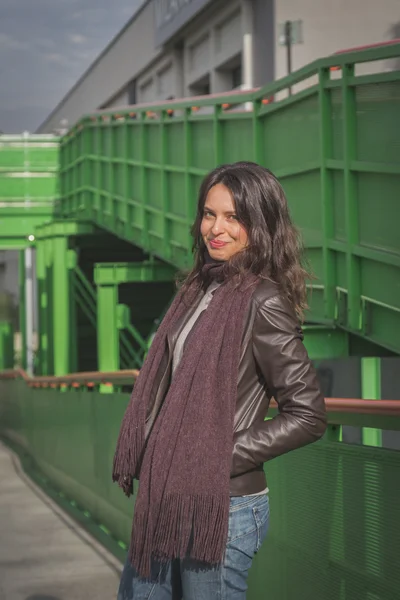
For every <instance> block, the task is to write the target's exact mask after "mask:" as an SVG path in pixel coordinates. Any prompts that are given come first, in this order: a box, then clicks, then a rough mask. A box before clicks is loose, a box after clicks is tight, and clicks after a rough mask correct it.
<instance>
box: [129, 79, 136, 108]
mask: <svg viewBox="0 0 400 600" xmlns="http://www.w3.org/2000/svg"><path fill="white" fill-rule="evenodd" d="M128 104H136V80H133V81H131V82H130V84H129V86H128Z"/></svg>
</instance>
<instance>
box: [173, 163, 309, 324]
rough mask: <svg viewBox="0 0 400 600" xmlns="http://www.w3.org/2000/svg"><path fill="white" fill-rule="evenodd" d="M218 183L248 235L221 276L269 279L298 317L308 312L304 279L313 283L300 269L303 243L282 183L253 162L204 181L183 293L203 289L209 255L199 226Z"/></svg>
mask: <svg viewBox="0 0 400 600" xmlns="http://www.w3.org/2000/svg"><path fill="white" fill-rule="evenodd" d="M218 183H220V184H223V185H225V186H226V187H227V188H228V189H229V190H230V192H231V194H232V197H233V199H234V203H235V207H236V214H237V217H238V220H239V221H240V223H242V225H243V226H244V227H245V229H246V231H247V235H248V245H247V246H246V248H245V249H244V250H242V251H240V252H238V253H237V254H235V255H234V256H233V257H232V258H231V259H230V260H229V261H227V262H226V264H225V266H224V270H225V277H228V278H229V277H233V276H238V277H239V279H240V278H241V277H243V276H244V275H245V274H246V273H248V272H249V271H251V272H252V273H254V274H255V275H259V276H260V277H261V278H263V277H264V278H265V277H269V278H271V279H273V280H274V281H275V282H276V283H278V285H279V286H280V287H281V289H282V291H283V293H284V294H285V295H286V296H287V297H288V299H289V301H290V302H291V303H292V305H293V307H294V309H295V311H296V312H297V314H298V316H299V317H300V318H302V316H303V312H304V310H305V309H306V308H307V295H306V280H307V279H308V278H311V276H310V274H309V273H308V271H307V270H306V269H305V268H304V262H303V261H304V255H303V245H302V241H301V238H300V235H299V233H298V231H297V229H296V228H295V226H294V225H293V223H292V220H291V217H290V213H289V208H288V204H287V200H286V196H285V194H284V191H283V189H282V187H281V185H280V183H279V182H278V180H277V179H276V177H275V176H274V175H273V174H272V173H271V171H269V170H268V169H265V168H264V167H261V166H260V165H258V164H256V163H252V162H238V163H234V164H230V165H222V166H220V167H218V168H216V169H214V170H213V171H211V173H209V174H208V175H207V176H206V177H205V179H204V180H203V182H202V185H201V187H200V192H199V198H198V204H197V215H196V220H195V222H194V224H193V226H192V230H191V233H192V236H193V240H194V243H193V252H194V267H193V269H192V270H191V271H190V273H189V274H188V275H187V276H186V278H185V280H184V282H183V285H182V289H183V290H186V289H188V288H189V286H190V285H191V284H193V283H194V282H196V283H198V286H199V288H202V287H204V284H205V282H204V280H203V275H202V269H203V266H204V264H205V262H206V260H207V254H208V253H207V252H206V246H205V243H204V241H203V238H202V236H201V232H200V226H201V221H202V219H203V212H204V205H205V201H206V198H207V194H208V192H209V191H210V190H211V188H212V187H214V186H215V185H217V184H218Z"/></svg>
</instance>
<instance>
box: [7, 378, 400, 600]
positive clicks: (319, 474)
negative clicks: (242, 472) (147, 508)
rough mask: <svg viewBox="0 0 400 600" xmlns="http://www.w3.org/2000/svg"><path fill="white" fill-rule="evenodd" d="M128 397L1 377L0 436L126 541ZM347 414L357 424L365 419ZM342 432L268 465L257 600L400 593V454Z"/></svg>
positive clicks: (386, 599) (252, 593) (392, 422)
mask: <svg viewBox="0 0 400 600" xmlns="http://www.w3.org/2000/svg"><path fill="white" fill-rule="evenodd" d="M128 400H129V395H128V394H122V393H113V394H110V395H101V394H99V393H98V392H96V391H92V392H90V393H89V392H87V391H85V389H80V390H78V391H72V390H68V391H65V392H64V393H60V392H59V391H58V390H52V389H50V388H49V389H41V390H40V389H34V388H29V387H27V386H26V384H25V383H24V382H22V381H10V380H9V381H7V380H1V379H0V414H1V419H0V434H1V435H2V436H5V437H6V438H8V439H12V440H13V441H15V442H17V443H18V444H20V445H22V446H23V447H24V448H26V449H28V451H29V452H30V453H31V455H32V456H33V458H34V460H35V462H36V464H37V465H38V466H39V468H40V469H41V471H42V472H43V473H44V474H45V476H46V477H47V478H48V479H50V481H52V482H53V483H54V484H55V485H56V486H57V487H58V488H59V490H60V491H61V492H62V494H63V496H64V497H66V498H68V499H69V500H71V501H73V503H74V504H77V505H79V506H81V507H83V508H84V509H85V510H86V511H87V513H90V515H91V517H92V519H93V520H94V521H96V522H97V523H99V524H101V525H102V527H103V528H105V529H106V530H108V531H110V532H111V534H112V536H113V537H114V539H116V540H117V541H119V542H120V544H121V545H123V544H125V545H126V544H127V542H128V540H129V535H130V530H131V517H132V508H133V502H131V501H130V500H127V499H126V498H125V497H124V495H123V493H122V492H121V490H120V489H119V488H118V487H117V486H116V485H115V484H112V483H111V477H110V473H111V466H112V459H113V455H114V450H115V443H116V439H117V435H118V431H119V426H120V422H121V419H122V416H123V414H124V411H125V408H126V405H127V402H128ZM347 416H351V417H352V418H353V421H352V422H353V424H355V425H356V424H357V419H359V418H360V415H356V414H354V415H349V413H347ZM331 419H332V417H331ZM374 419H375V417H374V416H367V417H365V419H364V420H363V424H364V425H373V423H374ZM385 419H386V420H384V421H383V422H382V425H383V426H385V427H386V428H387V429H397V430H399V429H400V422H399V417H386V418H385ZM338 422H341V421H340V417H338ZM360 424H361V421H358V425H360ZM71 432H73V436H71ZM330 437H331V440H330V439H329V438H330ZM334 439H335V438H334V436H327V439H326V440H322V441H321V442H318V443H317V444H313V445H312V446H308V447H306V448H303V449H300V450H297V451H295V452H291V453H289V454H287V455H285V456H282V457H279V458H277V459H274V460H272V461H270V462H268V463H266V464H265V471H266V474H267V478H268V485H269V488H270V499H271V520H270V523H271V527H270V532H269V535H268V537H267V539H266V541H265V543H264V545H263V547H262V549H261V551H260V552H259V554H258V555H257V557H256V558H255V560H254V564H253V567H252V569H251V573H250V580H249V591H248V598H249V599H251V600H265V598H266V597H267V596H270V597H271V598H287V599H292V598H293V599H294V598H296V600H309V599H310V598H311V599H315V600H320V599H322V598H323V599H324V600H365V599H366V598H374V597H375V598H379V600H397V599H398V598H399V591H400V571H399V569H398V556H399V554H400V506H399V502H398V498H399V493H400V480H399V477H398V472H399V469H400V453H399V452H397V451H395V450H388V449H384V448H372V447H368V446H351V445H346V444H344V443H341V442H338V441H334Z"/></svg>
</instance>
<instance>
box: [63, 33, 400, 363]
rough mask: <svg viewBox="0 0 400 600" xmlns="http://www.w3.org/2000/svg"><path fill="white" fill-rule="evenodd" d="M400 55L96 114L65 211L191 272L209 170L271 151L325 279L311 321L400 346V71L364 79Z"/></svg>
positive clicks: (268, 159)
mask: <svg viewBox="0 0 400 600" xmlns="http://www.w3.org/2000/svg"><path fill="white" fill-rule="evenodd" d="M399 55H400V45H399V44H397V45H396V44H394V45H391V46H387V47H385V48H375V49H373V50H366V51H363V52H355V53H348V54H344V55H340V56H334V57H330V58H327V59H322V60H319V61H316V62H314V63H312V64H311V65H309V66H308V67H305V68H304V69H301V70H300V71H298V72H297V73H293V74H292V75H291V76H289V77H286V78H284V79H282V80H280V81H277V82H274V83H273V84H269V85H267V86H266V87H264V88H262V89H261V90H260V91H257V92H254V93H253V92H251V93H246V94H236V95H235V94H231V95H228V96H219V97H215V96H213V97H205V98H203V99H196V101H195V102H196V105H197V106H196V107H193V100H191V99H188V100H184V101H182V102H176V103H174V104H173V109H174V114H173V115H171V114H170V113H169V112H168V111H169V109H170V108H171V105H170V104H166V103H164V104H163V103H161V104H158V105H155V104H153V105H151V106H148V107H146V106H142V105H141V106H140V107H137V108H135V107H134V108H132V107H131V108H130V109H129V111H128V109H127V110H125V111H122V112H121V111H119V112H118V114H115V112H113V111H112V110H110V111H103V112H102V113H101V114H99V113H97V114H95V115H89V116H85V117H83V118H82V119H81V121H80V122H79V123H78V124H77V126H76V127H74V128H73V129H72V130H71V131H70V132H69V134H68V135H67V136H66V137H64V138H63V140H62V144H61V148H62V150H61V172H62V181H61V186H62V190H61V191H62V202H61V214H63V215H65V216H67V217H75V218H79V219H91V220H93V221H94V222H95V223H96V224H97V225H99V226H101V227H102V228H105V229H107V230H108V231H110V232H112V233H114V234H115V235H116V236H118V237H120V238H122V239H124V240H127V241H129V242H131V243H132V244H135V245H136V246H139V247H140V248H143V249H144V250H145V251H146V252H149V253H151V254H154V255H156V256H157V257H159V258H161V259H162V260H164V261H166V262H168V263H170V264H173V265H174V266H176V267H179V268H186V267H187V266H189V265H190V264H191V260H192V259H191V240H190V237H189V227H190V225H191V223H192V221H193V216H194V212H195V206H196V196H197V191H198V187H199V184H200V181H201V179H202V178H203V176H204V175H205V174H206V173H207V171H208V170H209V169H211V168H213V167H215V166H216V165H217V164H220V163H223V162H232V161H236V160H241V159H244V160H257V161H259V162H260V163H261V164H264V165H265V166H267V167H269V168H270V169H272V170H273V171H274V172H275V173H276V175H277V176H278V177H279V178H280V180H281V182H282V184H283V187H284V189H285V191H286V194H287V196H288V200H289V204H290V208H291V212H292V215H293V218H294V221H295V223H296V224H297V226H298V227H299V228H300V230H301V232H302V234H303V237H304V240H305V246H306V249H307V253H308V258H309V260H310V262H311V266H312V269H313V271H314V273H315V275H316V276H317V281H316V282H315V285H314V286H313V293H312V295H311V296H310V306H311V310H310V311H309V313H308V314H307V318H308V320H310V321H311V322H320V323H330V324H337V325H340V326H341V327H343V328H344V329H345V330H348V331H351V332H353V333H356V334H359V335H362V336H364V337H366V338H367V339H370V340H371V341H373V342H375V343H377V344H380V345H382V346H385V347H386V348H387V349H390V350H392V351H395V352H400V345H399V338H398V335H397V333H396V332H397V331H398V330H399V328H400V296H399V294H400V288H399V286H397V285H393V282H394V281H396V280H398V279H399V267H400V242H399V239H400V238H399V236H398V235H397V228H396V223H397V221H396V218H394V215H396V214H397V200H398V197H399V194H400V150H399V145H398V142H397V137H396V132H397V131H398V130H399V129H400V120H399V119H400V96H399V94H398V91H399V89H400V73H399V72H389V73H377V74H375V75H368V76H359V75H355V73H356V72H357V71H356V69H355V65H357V64H358V63H362V62H368V61H375V60H383V59H386V58H387V59H389V58H391V57H395V56H399ZM331 67H340V70H341V71H340V74H341V77H339V78H338V77H333V76H332V75H331V73H332V71H331ZM335 73H337V71H335ZM297 84H298V85H299V89H300V91H297V89H296V88H295V86H296V85H297ZM289 87H290V88H291V89H292V92H293V93H292V95H291V96H288V94H287V90H288V88H289ZM271 98H273V101H272V102H271V101H270V99H271ZM265 99H269V101H268V103H264V100H265ZM249 106H252V107H253V109H252V110H248V107H249ZM82 139H84V140H87V141H86V144H83V143H82V142H81V140H82ZM81 165H84V169H86V172H87V175H86V176H85V177H82V175H81V170H82V167H81ZM77 181H78V182H79V185H78V184H77V183H76V182H77ZM378 197H379V198H380V201H379V202H377V200H376V199H377V198H378Z"/></svg>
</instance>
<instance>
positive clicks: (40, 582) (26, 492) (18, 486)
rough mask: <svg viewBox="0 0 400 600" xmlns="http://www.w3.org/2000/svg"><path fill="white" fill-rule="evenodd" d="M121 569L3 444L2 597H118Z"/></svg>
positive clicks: (70, 599) (45, 599) (42, 599)
mask: <svg viewBox="0 0 400 600" xmlns="http://www.w3.org/2000/svg"><path fill="white" fill-rule="evenodd" d="M120 571H121V564H120V563H119V561H118V560H117V559H116V558H114V557H113V556H112V555H111V554H110V553H109V552H108V551H107V550H105V549H104V548H103V547H102V546H101V545H100V544H98V542H96V540H94V539H93V538H92V537H91V536H90V535H89V534H87V533H86V532H85V531H82V530H81V529H80V528H79V527H78V526H77V525H76V523H75V522H74V521H73V520H72V519H71V518H70V517H69V516H68V515H66V514H65V513H64V512H63V511H62V510H61V509H60V508H59V507H58V506H57V505H56V504H55V503H54V502H53V501H52V500H50V499H49V498H48V497H47V496H46V494H44V492H43V491H42V490H41V489H40V488H38V487H37V486H36V485H35V484H34V483H32V481H31V480H30V479H29V478H28V477H27V476H26V475H25V473H24V472H23V471H22V468H21V466H20V463H19V460H18V458H17V457H16V456H15V455H14V454H13V453H11V452H10V451H9V450H8V449H7V448H6V447H5V446H4V445H2V444H1V443H0V600H114V599H115V598H116V591H117V587H118V581H119V574H120Z"/></svg>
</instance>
